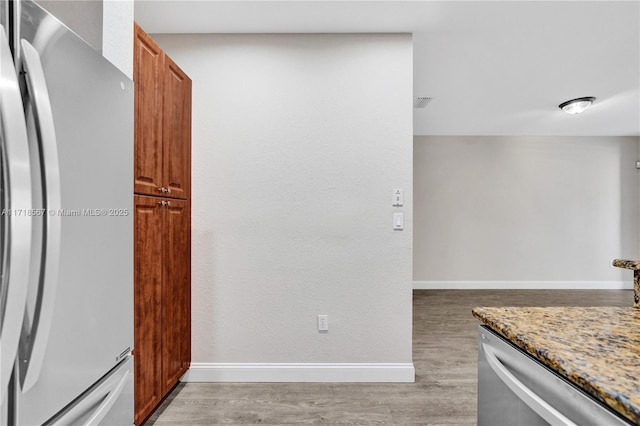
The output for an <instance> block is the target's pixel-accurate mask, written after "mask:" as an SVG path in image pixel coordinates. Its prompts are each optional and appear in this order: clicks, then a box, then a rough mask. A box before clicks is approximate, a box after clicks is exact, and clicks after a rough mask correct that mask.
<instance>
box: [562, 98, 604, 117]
mask: <svg viewBox="0 0 640 426" xmlns="http://www.w3.org/2000/svg"><path fill="white" fill-rule="evenodd" d="M595 100H596V98H594V97H593V96H587V97H584V98H577V99H571V100H570V101H567V102H563V103H561V104H560V105H558V107H559V108H560V109H561V110H563V111H564V112H566V113H567V114H580V113H581V112H582V111H584V110H585V109H587V108H589V107H590V106H591V104H592V103H593V102H594V101H595Z"/></svg>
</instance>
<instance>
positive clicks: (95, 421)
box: [47, 362, 133, 426]
mask: <svg viewBox="0 0 640 426" xmlns="http://www.w3.org/2000/svg"><path fill="white" fill-rule="evenodd" d="M131 366H132V363H131V362H129V365H128V366H127V367H126V368H120V370H122V371H119V372H118V373H117V374H113V375H111V377H108V378H107V379H106V380H105V381H104V382H102V383H101V384H99V385H98V386H97V387H96V388H94V389H92V390H91V391H89V394H88V395H87V396H86V397H84V398H83V399H81V400H80V401H79V402H78V403H77V404H75V405H73V406H72V407H71V408H69V409H68V410H66V411H64V412H63V413H61V414H60V415H59V417H57V418H55V419H52V420H51V421H50V422H47V425H49V426H72V425H77V424H82V426H89V425H91V426H94V425H99V424H100V422H101V421H102V419H104V417H105V416H106V415H107V414H108V413H109V410H110V409H111V407H113V405H114V404H115V403H116V401H117V400H118V398H119V397H120V395H121V394H122V392H123V391H124V390H125V389H126V385H127V383H128V382H129V381H130V380H131V378H132V377H133V372H132V371H131ZM96 406H97V407H96ZM91 411H93V412H91ZM90 412H91V413H90ZM88 413H90V415H88V417H87V414H88ZM83 418H86V420H84V421H82V423H79V419H83Z"/></svg>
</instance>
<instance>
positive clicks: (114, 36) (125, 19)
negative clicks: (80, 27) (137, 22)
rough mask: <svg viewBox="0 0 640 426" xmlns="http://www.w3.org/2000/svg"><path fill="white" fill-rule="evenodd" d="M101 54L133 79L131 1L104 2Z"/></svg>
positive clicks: (114, 0)
mask: <svg viewBox="0 0 640 426" xmlns="http://www.w3.org/2000/svg"><path fill="white" fill-rule="evenodd" d="M102 18H103V26H104V34H103V35H102V54H103V55H104V57H105V58H107V59H108V60H110V61H111V62H112V63H113V64H114V65H115V66H117V67H118V68H119V69H120V71H122V72H123V73H125V74H126V75H127V76H129V78H131V79H133V0H104V7H103V11H102Z"/></svg>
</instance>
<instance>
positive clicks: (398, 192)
mask: <svg viewBox="0 0 640 426" xmlns="http://www.w3.org/2000/svg"><path fill="white" fill-rule="evenodd" d="M403 204H404V191H403V190H402V189H394V190H393V205H394V206H398V207H400V206H402V205H403Z"/></svg>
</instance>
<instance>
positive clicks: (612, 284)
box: [413, 281, 633, 290]
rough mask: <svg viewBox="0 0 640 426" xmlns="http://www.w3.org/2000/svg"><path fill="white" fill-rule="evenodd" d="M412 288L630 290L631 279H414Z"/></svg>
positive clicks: (631, 286) (631, 287) (631, 285)
mask: <svg viewBox="0 0 640 426" xmlns="http://www.w3.org/2000/svg"><path fill="white" fill-rule="evenodd" d="M413 289H414V290H631V289H633V282H632V281H414V282H413Z"/></svg>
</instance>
